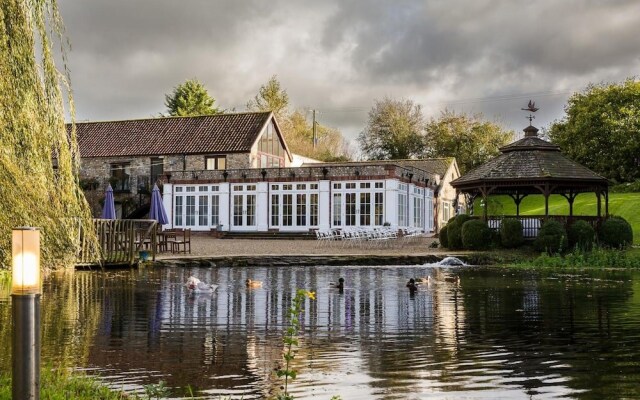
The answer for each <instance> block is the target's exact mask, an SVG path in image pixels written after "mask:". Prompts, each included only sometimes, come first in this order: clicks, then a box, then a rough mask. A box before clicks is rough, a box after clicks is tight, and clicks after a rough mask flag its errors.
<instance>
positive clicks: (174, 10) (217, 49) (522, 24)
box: [60, 0, 640, 138]
mask: <svg viewBox="0 0 640 400" xmlns="http://www.w3.org/2000/svg"><path fill="white" fill-rule="evenodd" d="M60 8H61V11H62V14H63V17H64V19H65V24H66V27H67V34H68V36H69V38H70V40H71V42H72V45H73V50H72V52H71V54H70V57H69V60H70V68H71V74H72V83H73V87H74V92H75V95H76V105H77V109H78V117H79V118H81V119H115V118H132V117H146V116H150V115H158V113H160V112H163V111H164V105H163V103H164V94H165V93H168V92H170V91H171V89H172V88H173V87H174V86H175V85H177V84H178V83H180V82H182V81H184V80H185V79H187V78H192V77H195V78H198V79H199V80H201V81H202V82H203V83H204V84H205V85H206V86H207V88H208V89H209V91H210V92H211V94H212V95H213V96H214V97H215V98H216V99H217V102H218V104H219V105H220V106H222V107H225V108H232V107H235V108H236V109H238V110H242V109H243V106H244V104H245V103H246V102H247V100H249V99H250V98H251V97H252V96H253V95H255V93H256V92H257V90H258V88H259V86H260V85H261V84H263V83H264V82H266V81H267V79H268V78H269V77H270V76H271V75H274V74H277V75H278V78H279V79H280V81H281V83H282V85H283V87H284V88H286V89H287V91H288V93H289V96H290V99H291V100H292V103H293V106H294V107H297V108H303V107H310V108H316V109H319V110H320V114H319V116H320V118H321V122H322V123H325V124H327V125H330V126H333V127H337V128H339V129H342V130H343V131H344V132H345V133H346V134H347V136H349V137H350V138H353V137H355V135H356V134H357V133H358V132H359V131H360V130H361V129H362V127H363V126H364V124H365V123H366V119H367V111H368V109H369V108H370V107H371V105H372V104H373V101H374V100H375V99H378V98H382V97H384V96H391V97H398V98H409V99H414V100H416V101H417V102H420V103H422V104H424V105H425V111H427V112H428V113H430V114H431V115H435V114H437V112H438V111H439V110H441V109H443V108H445V107H446V108H450V109H456V110H462V111H467V112H478V111H480V112H484V113H485V115H487V116H488V117H490V118H492V117H494V116H496V117H498V118H501V119H502V120H504V121H505V124H506V125H508V126H509V127H512V128H513V129H517V130H520V129H521V128H522V126H524V125H523V121H524V120H523V119H522V116H521V115H520V114H519V113H517V110H518V108H519V107H520V105H521V103H523V104H524V103H526V99H524V100H523V99H522V98H519V97H513V96H512V97H510V98H509V97H508V98H507V99H501V100H491V98H492V97H495V96H504V95H517V94H522V93H537V92H544V93H552V94H551V95H545V96H541V98H540V99H539V100H538V101H539V103H540V105H541V106H543V108H542V110H541V113H542V112H545V113H546V114H543V115H541V116H540V117H541V118H540V121H538V122H540V124H541V125H544V124H546V123H549V122H551V121H552V120H553V119H556V118H559V117H561V116H562V105H563V104H564V101H565V100H566V98H567V97H568V94H566V92H568V91H571V90H576V89H579V88H582V87H584V86H585V85H586V84H587V83H588V82H600V81H609V80H621V79H624V78H626V77H627V76H630V75H633V74H635V73H637V71H638V67H640V57H639V56H640V53H639V52H638V47H639V46H638V45H637V42H638V40H637V38H638V37H640V24H638V23H637V15H640V3H638V2H637V1H633V0H614V1H598V0H564V1H556V0H538V1H536V2H531V1H526V2H525V1H497V0H476V1H473V2H471V1H463V0H396V1H393V0H350V1H344V0H326V1H324V2H312V1H309V0H304V1H295V2H294V1H286V0H275V1H271V2H265V1H260V0H251V1H244V0H243V1H235V0H216V1H211V0H190V1H168V0H134V1H131V0H128V1H125V0H111V1H107V0H92V1H86V0H65V1H64V2H61V3H60ZM558 93H560V94H558ZM478 98H480V99H482V98H485V99H487V98H488V100H487V101H475V100H473V99H478ZM323 110H324V111H323Z"/></svg>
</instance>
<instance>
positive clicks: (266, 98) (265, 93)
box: [247, 75, 289, 121]
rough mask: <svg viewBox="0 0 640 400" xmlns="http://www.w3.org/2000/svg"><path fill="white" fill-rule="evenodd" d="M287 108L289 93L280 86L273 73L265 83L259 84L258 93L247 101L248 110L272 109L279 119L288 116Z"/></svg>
mask: <svg viewBox="0 0 640 400" xmlns="http://www.w3.org/2000/svg"><path fill="white" fill-rule="evenodd" d="M288 108H289V95H288V94H287V91H286V90H284V89H282V88H281V87H280V82H279V81H278V79H277V77H276V76H275V75H273V76H272V77H271V78H270V79H269V81H268V82H267V83H266V84H264V85H262V86H260V89H259V91H258V94H257V95H256V96H255V97H254V98H253V100H250V101H249V102H248V103H247V109H248V110H249V111H273V113H274V114H275V115H276V118H277V119H278V120H279V121H280V120H284V118H286V117H287V116H288V114H289V110H288Z"/></svg>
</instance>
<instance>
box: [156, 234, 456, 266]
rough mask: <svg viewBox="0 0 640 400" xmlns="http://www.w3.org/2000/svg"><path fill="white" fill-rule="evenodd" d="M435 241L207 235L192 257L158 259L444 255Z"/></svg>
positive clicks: (197, 241)
mask: <svg viewBox="0 0 640 400" xmlns="http://www.w3.org/2000/svg"><path fill="white" fill-rule="evenodd" d="M433 242H437V239H434V238H427V237H421V238H414V239H397V240H394V241H390V242H389V243H388V244H386V243H385V246H371V245H370V244H368V243H360V244H357V245H355V246H344V243H342V242H327V243H322V244H320V243H318V242H317V241H315V240H249V239H216V238H213V237H211V236H208V235H198V234H194V235H192V237H191V254H190V255H189V254H188V253H187V254H183V253H180V254H178V253H176V254H172V253H171V252H169V253H161V254H158V255H157V256H156V258H157V259H158V260H163V259H171V258H185V257H189V256H191V257H194V258H203V257H233V256H260V255H271V256H273V255H276V256H277V255H302V256H304V255H426V254H444V253H446V250H445V249H442V248H431V247H430V245H431V244H432V243H433Z"/></svg>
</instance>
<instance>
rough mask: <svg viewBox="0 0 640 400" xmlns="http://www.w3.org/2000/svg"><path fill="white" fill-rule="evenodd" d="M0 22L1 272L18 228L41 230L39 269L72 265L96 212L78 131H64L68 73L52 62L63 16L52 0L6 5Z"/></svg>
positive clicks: (13, 1)
mask: <svg viewBox="0 0 640 400" xmlns="http://www.w3.org/2000/svg"><path fill="white" fill-rule="evenodd" d="M0 21H1V23H0V103H1V104H2V112H0V143H1V145H0V146H1V148H2V151H0V188H1V190H0V268H2V267H3V266H4V267H6V266H8V265H9V263H10V260H9V258H10V253H11V250H10V249H11V243H10V241H11V229H12V228H14V227H16V226H36V227H40V228H41V230H42V234H41V238H42V239H41V240H42V258H43V263H42V265H46V266H48V267H56V266H64V265H72V263H73V261H74V259H75V253H76V249H77V242H78V238H79V227H80V224H82V225H83V226H85V227H87V229H91V228H90V227H91V224H90V223H89V222H90V220H91V213H90V211H89V207H88V205H87V202H86V200H85V199H84V196H83V194H82V190H81V189H80V187H79V184H78V168H79V161H80V154H79V153H78V146H77V141H76V136H75V131H74V130H73V129H72V130H71V131H70V132H67V129H66V126H65V101H66V103H67V105H68V106H69V109H68V111H69V112H70V114H71V115H72V116H73V101H72V99H71V95H70V93H71V92H70V87H69V75H68V73H65V72H67V71H64V72H61V71H59V70H58V69H57V67H56V65H55V62H54V60H55V58H56V56H57V54H56V53H55V52H54V51H53V49H54V48H56V47H58V44H57V42H58V43H62V46H61V47H62V48H63V49H64V48H65V46H64V45H65V41H64V40H63V26H62V21H61V18H60V14H59V12H58V8H57V4H56V1H55V0H7V1H3V2H2V3H0ZM52 32H53V33H52ZM62 59H63V60H64V59H65V55H64V51H63V54H62ZM65 92H66V93H67V94H68V97H66V96H65ZM65 98H66V100H65ZM86 233H87V235H86V237H87V238H88V239H95V237H94V235H92V234H91V232H88V231H87V232H86ZM93 242H95V240H92V243H93ZM91 248H93V249H95V246H92V247H91Z"/></svg>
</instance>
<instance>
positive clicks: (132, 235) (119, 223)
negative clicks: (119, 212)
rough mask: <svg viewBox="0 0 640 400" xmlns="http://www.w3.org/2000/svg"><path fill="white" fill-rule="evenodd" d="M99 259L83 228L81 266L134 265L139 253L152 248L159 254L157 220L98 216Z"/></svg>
mask: <svg viewBox="0 0 640 400" xmlns="http://www.w3.org/2000/svg"><path fill="white" fill-rule="evenodd" d="M93 224H94V228H95V231H96V236H97V238H98V245H99V253H100V256H99V259H98V260H96V259H93V258H90V254H91V252H90V251H88V246H89V243H88V242H87V241H86V240H85V238H84V237H83V234H82V229H81V230H80V251H79V252H78V257H77V261H76V264H77V265H133V264H134V263H135V262H136V260H137V259H138V255H139V252H140V251H142V250H145V249H146V247H148V250H149V251H150V252H151V255H152V257H153V260H155V257H156V253H155V252H156V248H157V226H158V222H157V221H156V220H154V219H116V220H111V219H94V220H93Z"/></svg>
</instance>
